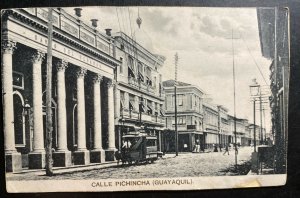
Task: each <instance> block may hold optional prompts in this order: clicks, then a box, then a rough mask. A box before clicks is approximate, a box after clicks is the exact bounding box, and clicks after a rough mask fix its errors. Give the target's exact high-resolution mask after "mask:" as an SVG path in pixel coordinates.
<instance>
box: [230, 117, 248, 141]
mask: <svg viewBox="0 0 300 198" xmlns="http://www.w3.org/2000/svg"><path fill="white" fill-rule="evenodd" d="M235 120H236V131H235V128H234V116H231V115H229V123H230V131H231V133H232V141H231V142H232V143H235V133H236V143H237V145H239V146H247V144H248V143H247V142H248V141H247V136H248V134H247V133H248V132H249V131H248V130H247V126H248V120H247V119H242V118H235Z"/></svg>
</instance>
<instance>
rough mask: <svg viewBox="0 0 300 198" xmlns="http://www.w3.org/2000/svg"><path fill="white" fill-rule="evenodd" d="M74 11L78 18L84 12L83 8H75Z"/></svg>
mask: <svg viewBox="0 0 300 198" xmlns="http://www.w3.org/2000/svg"><path fill="white" fill-rule="evenodd" d="M74 10H75V15H76V16H77V17H81V10H82V8H74Z"/></svg>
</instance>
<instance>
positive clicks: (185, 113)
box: [1, 6, 290, 193]
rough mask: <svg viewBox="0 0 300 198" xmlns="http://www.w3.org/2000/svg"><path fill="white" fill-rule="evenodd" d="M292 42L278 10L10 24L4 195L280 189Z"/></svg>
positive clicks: (141, 11) (134, 13)
mask: <svg viewBox="0 0 300 198" xmlns="http://www.w3.org/2000/svg"><path fill="white" fill-rule="evenodd" d="M289 37H290V35H289V9H288V8H287V7H280V6H277V7H251V8H250V7H248V8H246V7H245V8H243V7H238V8H234V7H176V6H173V7H167V6H165V7H159V6H122V7H120V6H89V7H85V6H82V7H28V8H10V9H5V10H1V64H2V66H1V82H2V109H3V112H2V113H3V130H2V131H3V137H4V150H3V151H2V152H4V155H5V176H6V189H7V191H8V192H9V193H21V192H77V191H139V190H200V189H218V188H222V189H223V188H242V187H261V186H280V185H284V184H285V182H286V174H287V145H288V138H287V136H288V102H289V97H288V95H289V76H290V59H289V58H290V54H289V46H290V41H289V40H290V39H289ZM25 184H26V185H25Z"/></svg>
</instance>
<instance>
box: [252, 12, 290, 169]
mask: <svg viewBox="0 0 300 198" xmlns="http://www.w3.org/2000/svg"><path fill="white" fill-rule="evenodd" d="M288 18H289V14H288V9H286V8H283V7H282V8H279V7H274V8H258V9H257V19H258V29H259V37H260V44H261V52H262V55H263V56H264V57H265V58H268V59H270V60H271V61H272V62H271V65H270V81H271V84H270V88H271V92H272V95H271V97H270V107H271V115H272V136H273V137H274V148H275V156H274V159H275V167H274V169H275V172H276V173H285V172H286V158H287V155H286V154H287V129H288V94H289V89H288V88H289V87H288V85H289V33H288V29H289V20H288Z"/></svg>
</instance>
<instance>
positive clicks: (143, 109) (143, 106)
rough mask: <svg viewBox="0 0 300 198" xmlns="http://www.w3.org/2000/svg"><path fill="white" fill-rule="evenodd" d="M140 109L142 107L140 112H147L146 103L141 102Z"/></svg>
mask: <svg viewBox="0 0 300 198" xmlns="http://www.w3.org/2000/svg"><path fill="white" fill-rule="evenodd" d="M139 109H140V112H146V109H145V105H144V104H143V103H140V105H139Z"/></svg>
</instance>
